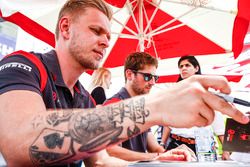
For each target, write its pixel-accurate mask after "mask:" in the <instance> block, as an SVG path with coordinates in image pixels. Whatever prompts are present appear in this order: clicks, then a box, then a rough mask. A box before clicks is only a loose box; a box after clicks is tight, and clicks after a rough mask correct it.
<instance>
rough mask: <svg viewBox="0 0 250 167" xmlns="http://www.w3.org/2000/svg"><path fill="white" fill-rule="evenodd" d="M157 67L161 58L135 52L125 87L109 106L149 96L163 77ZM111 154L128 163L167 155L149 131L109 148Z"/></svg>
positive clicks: (126, 67)
mask: <svg viewBox="0 0 250 167" xmlns="http://www.w3.org/2000/svg"><path fill="white" fill-rule="evenodd" d="M157 67H158V61H157V59H156V58H154V57H152V56H151V55H149V54H148V53H145V52H135V53H131V54H130V55H129V56H128V57H127V58H126V60H125V64H124V77H125V87H123V88H121V90H120V91H119V92H118V93H117V94H115V95H114V96H113V97H111V98H110V99H108V100H107V101H106V102H105V104H110V103H113V102H116V101H120V100H124V99H127V98H130V97H134V96H138V95H143V94H148V93H149V91H150V90H151V88H152V87H153V86H154V85H155V83H156V82H157V80H158V78H159V77H158V76H157V75H156V69H157ZM141 121H143V120H141ZM136 129H137V126H136V125H135V126H134V127H133V129H129V130H130V133H131V135H132V134H133V133H135V132H136ZM107 151H108V153H109V154H110V155H112V156H114V157H118V158H121V159H124V160H127V161H139V160H141V161H142V160H154V159H157V158H158V157H159V153H164V152H165V149H164V148H163V147H162V146H160V145H159V144H158V143H157V141H156V139H155V138H154V135H153V133H152V132H151V131H150V130H148V131H145V132H143V133H141V134H139V135H137V136H135V137H133V138H131V139H129V140H126V141H124V142H122V143H121V144H120V146H113V147H110V148H108V149H107ZM173 160H174V159H173Z"/></svg>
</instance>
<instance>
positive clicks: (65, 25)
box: [59, 17, 70, 39]
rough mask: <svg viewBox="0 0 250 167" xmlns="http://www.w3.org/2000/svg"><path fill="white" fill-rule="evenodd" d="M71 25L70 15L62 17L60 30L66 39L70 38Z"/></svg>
mask: <svg viewBox="0 0 250 167" xmlns="http://www.w3.org/2000/svg"><path fill="white" fill-rule="evenodd" d="M69 25H70V20H69V18H68V17H63V18H61V20H60V22H59V31H60V32H61V35H62V37H63V38H64V39H69V34H70V33H69Z"/></svg>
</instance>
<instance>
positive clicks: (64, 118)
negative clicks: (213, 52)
mask: <svg viewBox="0 0 250 167" xmlns="http://www.w3.org/2000/svg"><path fill="white" fill-rule="evenodd" d="M209 87H212V88H214V89H219V90H221V92H223V93H230V88H229V86H228V84H227V82H226V80H225V78H223V77H212V76H194V77H190V78H188V79H186V80H184V81H183V82H179V83H178V84H177V85H176V86H174V87H173V88H172V89H170V90H166V91H164V92H161V93H156V94H152V95H148V96H138V97H135V98H132V99H128V100H123V101H121V102H118V103H114V104H111V105H107V106H104V107H100V108H98V109H89V110H86V109H73V110H60V111H47V112H46V109H45V106H44V103H43V100H42V98H41V96H40V95H38V94H37V93H34V92H31V91H21V90H15V91H9V92H6V93H4V94H1V95H0V108H1V110H0V136H2V137H1V138H0V150H1V152H2V154H3V156H4V158H5V159H6V161H7V163H8V165H9V166H11V165H14V164H19V165H20V166H21V165H23V166H24V165H25V166H35V165H36V166H38V165H47V164H53V163H59V162H63V163H65V162H69V161H74V160H76V159H83V158H86V157H88V156H91V155H92V154H93V153H95V152H97V151H99V150H101V149H104V148H106V147H107V146H110V145H114V144H118V143H119V142H121V141H123V140H125V139H127V138H130V137H132V136H134V135H136V134H138V133H141V132H142V131H145V130H146V129H148V128H149V127H151V126H153V125H157V124H160V125H164V126H173V127H191V126H206V125H208V124H210V123H211V122H212V121H213V117H214V110H217V111H221V112H222V113H224V114H227V115H229V116H231V117H233V118H234V119H235V120H237V121H239V122H241V123H247V122H248V121H249V119H248V117H245V116H243V114H242V113H241V112H239V111H238V110H237V109H236V108H234V107H233V106H232V105H230V104H229V103H227V102H225V101H224V100H222V99H221V98H219V97H217V96H216V95H213V94H212V93H210V92H208V91H207V89H208V88H209ZM183 108H185V111H186V112H181V111H183ZM177 116H178V117H177Z"/></svg>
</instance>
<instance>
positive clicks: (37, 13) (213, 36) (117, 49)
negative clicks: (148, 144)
mask: <svg viewBox="0 0 250 167" xmlns="http://www.w3.org/2000/svg"><path fill="white" fill-rule="evenodd" d="M106 1H107V2H108V3H110V4H111V5H114V6H116V7H112V8H113V10H114V16H113V19H112V27H111V28H112V40H111V47H110V49H109V50H108V52H107V55H106V56H105V57H104V61H103V66H104V67H107V68H111V67H117V66H122V65H123V63H124V60H125V58H126V56H127V55H128V54H129V53H131V52H134V51H146V52H149V53H150V54H152V55H154V56H155V57H158V58H159V59H160V60H163V59H167V58H174V57H179V56H182V55H185V54H192V55H207V54H218V53H232V54H234V56H235V57H237V56H238V54H239V53H240V52H241V49H242V45H243V39H244V36H245V34H246V32H247V27H248V24H249V20H250V16H249V13H247V12H246V11H247V9H249V7H250V1H248V0H226V1H222V0H120V1H117V0H106ZM64 2H65V0H61V1H58V0H44V1H40V0H25V1H23V2H22V1H20V0H12V1H8V0H1V1H0V18H2V19H3V20H6V21H10V22H12V23H15V24H17V25H18V26H20V27H21V28H22V29H24V30H25V31H26V32H28V33H30V34H31V35H33V36H35V37H37V38H39V39H40V40H42V41H44V42H46V43H48V44H49V45H51V46H55V40H54V33H53V32H54V30H55V24H56V19H57V15H58V12H59V9H60V7H61V6H62V4H63V3H64ZM48 18H49V19H48ZM167 79H169V77H167ZM164 81H166V80H164ZM164 81H163V79H162V82H164Z"/></svg>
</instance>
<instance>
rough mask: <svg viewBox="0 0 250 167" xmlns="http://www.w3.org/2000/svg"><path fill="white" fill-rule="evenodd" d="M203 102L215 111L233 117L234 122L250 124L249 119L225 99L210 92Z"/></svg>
mask: <svg viewBox="0 0 250 167" xmlns="http://www.w3.org/2000/svg"><path fill="white" fill-rule="evenodd" d="M203 100H204V102H205V103H206V104H207V105H208V106H210V107H211V108H213V109H214V110H217V111H220V112H221V113H223V114H226V115H228V116H230V117H232V118H233V119H234V120H236V121H238V122H240V123H243V124H246V123H248V122H249V118H248V117H247V116H246V115H244V114H243V113H242V112H240V111H239V110H238V109H237V108H236V107H235V106H233V105H231V104H229V103H228V102H226V101H225V100H224V99H222V98H220V97H218V96H216V95H214V94H212V93H210V92H208V93H205V94H204V97H203Z"/></svg>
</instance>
